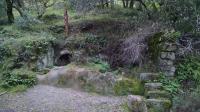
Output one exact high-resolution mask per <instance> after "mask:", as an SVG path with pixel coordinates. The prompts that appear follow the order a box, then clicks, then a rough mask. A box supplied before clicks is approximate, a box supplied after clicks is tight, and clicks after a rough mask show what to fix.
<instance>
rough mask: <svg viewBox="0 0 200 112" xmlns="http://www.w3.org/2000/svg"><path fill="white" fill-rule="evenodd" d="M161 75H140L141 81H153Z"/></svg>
mask: <svg viewBox="0 0 200 112" xmlns="http://www.w3.org/2000/svg"><path fill="white" fill-rule="evenodd" d="M159 76H160V75H159V74H158V73H141V74H140V80H141V81H144V82H146V81H153V80H156V79H158V78H159Z"/></svg>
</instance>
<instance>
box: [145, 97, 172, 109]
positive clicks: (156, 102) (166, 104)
mask: <svg viewBox="0 0 200 112" xmlns="http://www.w3.org/2000/svg"><path fill="white" fill-rule="evenodd" d="M146 104H147V107H148V110H153V112H170V109H171V106H172V103H171V101H170V100H167V99H147V100H146Z"/></svg>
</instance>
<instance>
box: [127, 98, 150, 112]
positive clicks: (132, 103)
mask: <svg viewBox="0 0 200 112" xmlns="http://www.w3.org/2000/svg"><path fill="white" fill-rule="evenodd" d="M128 107H129V109H130V110H131V112H148V111H147V106H146V103H145V98H143V97H142V96H135V95H129V96H128Z"/></svg>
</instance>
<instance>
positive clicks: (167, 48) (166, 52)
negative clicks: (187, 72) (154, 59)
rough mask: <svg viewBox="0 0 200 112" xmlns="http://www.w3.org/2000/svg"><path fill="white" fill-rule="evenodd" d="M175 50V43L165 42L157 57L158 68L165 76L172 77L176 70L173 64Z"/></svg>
mask: <svg viewBox="0 0 200 112" xmlns="http://www.w3.org/2000/svg"><path fill="white" fill-rule="evenodd" d="M176 50H177V46H176V44H173V43H165V44H164V46H163V50H162V52H161V55H160V57H159V67H160V70H161V71H162V72H163V73H164V74H165V75H166V76H167V77H173V76H174V74H175V71H176V68H175V66H174V61H175V59H176V58H175V51H176Z"/></svg>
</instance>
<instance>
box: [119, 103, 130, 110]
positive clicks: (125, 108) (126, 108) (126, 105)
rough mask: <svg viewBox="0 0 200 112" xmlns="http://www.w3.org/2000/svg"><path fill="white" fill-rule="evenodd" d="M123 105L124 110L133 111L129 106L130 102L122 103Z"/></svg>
mask: <svg viewBox="0 0 200 112" xmlns="http://www.w3.org/2000/svg"><path fill="white" fill-rule="evenodd" d="M121 107H122V108H123V109H124V110H123V112H131V109H130V108H129V107H128V104H127V103H125V104H122V105H121Z"/></svg>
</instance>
